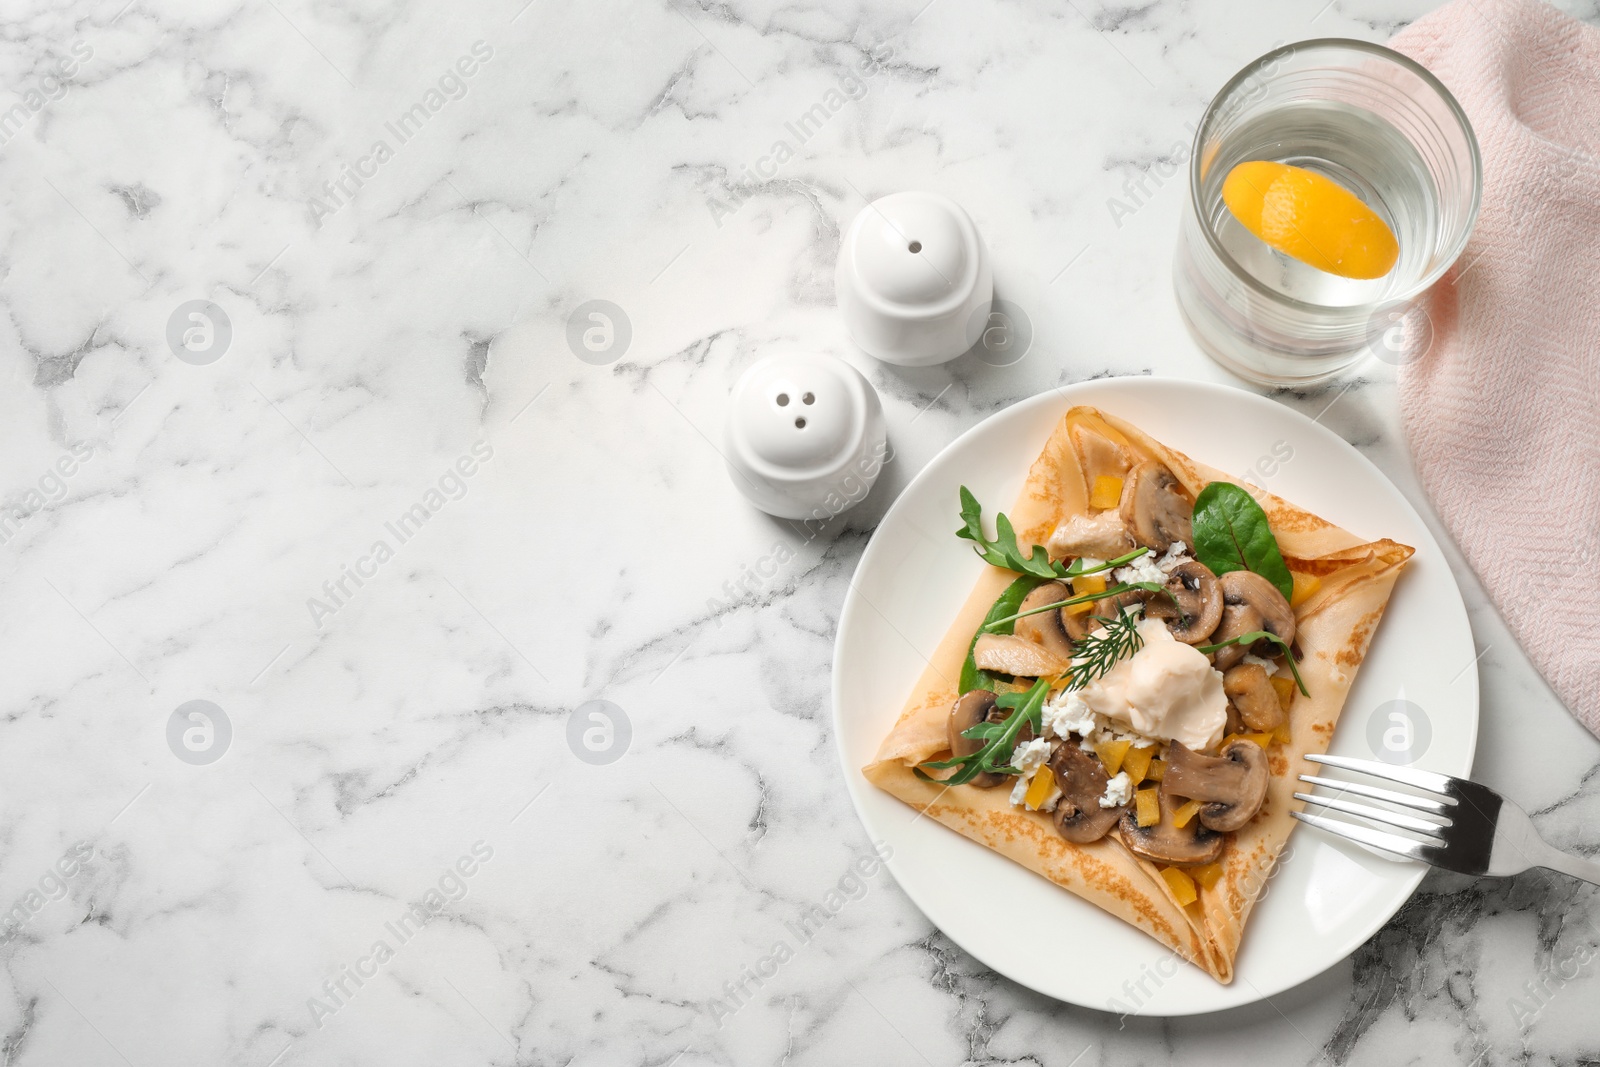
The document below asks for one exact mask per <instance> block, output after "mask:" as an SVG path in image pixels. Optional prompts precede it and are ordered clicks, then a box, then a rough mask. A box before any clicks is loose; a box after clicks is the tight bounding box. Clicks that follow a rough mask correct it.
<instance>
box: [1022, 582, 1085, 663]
mask: <svg viewBox="0 0 1600 1067" xmlns="http://www.w3.org/2000/svg"><path fill="white" fill-rule="evenodd" d="M1071 595H1072V591H1071V590H1069V589H1068V588H1067V587H1066V585H1065V584H1064V583H1062V582H1045V583H1044V584H1043V585H1041V586H1039V588H1037V589H1035V590H1034V591H1033V592H1031V593H1029V594H1028V595H1027V596H1025V597H1023V598H1022V606H1021V608H1019V609H1018V610H1020V611H1032V610H1034V609H1035V608H1042V607H1044V606H1045V605H1047V604H1056V603H1059V602H1061V601H1063V600H1065V599H1067V597H1069V596H1071ZM1015 630H1016V632H1017V634H1018V636H1020V637H1024V638H1026V639H1027V640H1029V641H1033V642H1035V643H1037V644H1040V645H1043V646H1044V647H1045V648H1046V649H1048V650H1050V651H1051V652H1053V653H1055V654H1056V655H1057V656H1060V657H1061V658H1062V659H1064V660H1068V661H1070V660H1071V659H1072V640H1071V638H1069V637H1068V636H1067V631H1066V630H1065V629H1064V628H1063V625H1062V622H1061V612H1060V611H1041V612H1039V614H1037V615H1024V616H1023V617H1022V618H1020V619H1018V620H1017V624H1016V626H1015Z"/></svg>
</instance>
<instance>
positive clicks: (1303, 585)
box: [1289, 571, 1322, 608]
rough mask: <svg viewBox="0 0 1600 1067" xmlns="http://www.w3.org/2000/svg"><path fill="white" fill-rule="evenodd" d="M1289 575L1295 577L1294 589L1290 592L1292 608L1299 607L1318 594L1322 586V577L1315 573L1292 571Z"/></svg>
mask: <svg viewBox="0 0 1600 1067" xmlns="http://www.w3.org/2000/svg"><path fill="white" fill-rule="evenodd" d="M1289 577H1291V578H1293V579H1294V589H1293V590H1292V591H1291V592H1290V594H1289V606H1290V607H1291V608H1297V607H1299V606H1300V605H1301V604H1304V603H1305V602H1306V601H1308V600H1310V599H1311V598H1312V597H1314V596H1316V595H1317V590H1318V589H1321V588H1322V579H1321V578H1318V577H1317V576H1316V575H1315V574H1305V573H1303V572H1301V571H1290V572H1289Z"/></svg>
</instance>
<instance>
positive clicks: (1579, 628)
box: [1391, 0, 1600, 734]
mask: <svg viewBox="0 0 1600 1067" xmlns="http://www.w3.org/2000/svg"><path fill="white" fill-rule="evenodd" d="M1391 45H1392V47H1394V48H1395V49H1397V50H1398V51H1401V52H1404V53H1406V54H1407V55H1409V56H1411V57H1412V58H1413V59H1415V60H1417V62H1419V63H1421V64H1422V65H1423V66H1425V67H1427V68H1428V69H1429V70H1431V71H1432V72H1433V73H1434V74H1435V75H1436V76H1437V77H1438V78H1439V80H1440V81H1442V82H1444V84H1445V85H1446V86H1447V87H1449V89H1450V91H1451V92H1452V93H1454V94H1455V96H1456V99H1457V100H1459V101H1461V106H1462V107H1463V108H1465V109H1466V112H1467V115H1468V117H1469V118H1470V119H1471V120H1472V125H1473V128H1474V129H1475V130H1476V131H1477V135H1478V141H1479V144H1480V145H1481V147H1482V150H1483V185H1484V188H1483V211H1482V214H1481V215H1480V216H1479V218H1478V225H1477V228H1476V230H1475V231H1474V232H1473V236H1472V240H1471V242H1470V243H1469V244H1468V246H1467V249H1466V252H1465V253H1464V254H1463V255H1462V257H1461V259H1460V260H1459V261H1458V262H1457V264H1456V266H1455V268H1454V269H1453V271H1452V272H1451V274H1450V275H1449V276H1448V277H1446V279H1445V280H1444V281H1442V282H1441V283H1440V284H1439V285H1437V286H1436V287H1435V288H1434V290H1433V292H1432V293H1431V294H1430V296H1429V298H1428V302H1427V303H1426V304H1425V310H1426V311H1427V312H1428V315H1429V316H1430V317H1431V320H1432V322H1431V325H1432V331H1431V332H1432V338H1431V345H1428V346H1427V348H1426V351H1420V349H1421V348H1423V346H1424V345H1425V344H1426V342H1425V341H1421V340H1417V338H1418V337H1419V335H1421V334H1425V333H1426V332H1427V331H1421V330H1413V329H1408V331H1407V333H1408V336H1407V340H1408V342H1411V343H1413V344H1414V346H1415V347H1413V349H1412V350H1411V351H1409V352H1407V353H1405V355H1406V357H1407V358H1408V359H1409V361H1408V362H1405V363H1404V364H1403V365H1402V368H1401V373H1400V406H1401V412H1402V416H1403V419H1404V422H1405V429H1406V434H1407V436H1408V437H1409V438H1410V442H1411V449H1412V452H1413V454H1414V456H1415V459H1416V465H1417V470H1418V472H1419V474H1420V476H1421V478H1422V483H1423V485H1424V486H1425V487H1426V489H1427V492H1428V494H1429V495H1430V496H1431V497H1432V498H1433V502H1434V505H1435V506H1436V507H1437V508H1438V511H1439V515H1440V516H1441V517H1442V519H1443V520H1444V523H1445V525H1446V526H1447V527H1448V528H1449V529H1450V532H1451V533H1452V534H1453V535H1454V536H1455V539H1456V541H1457V543H1459V544H1460V546H1461V549H1462V551H1463V553H1465V555H1466V558H1467V560H1468V562H1469V563H1471V564H1472V567H1473V569H1474V570H1476V571H1477V572H1478V575H1479V577H1480V578H1482V579H1483V583H1484V585H1485V587H1487V589H1488V591H1489V595H1490V596H1491V597H1493V598H1494V602H1495V604H1496V605H1497V606H1498V607H1499V609H1500V612H1501V614H1502V615H1504V617H1505V620H1506V622H1507V623H1508V624H1509V625H1510V627H1511V631H1512V633H1513V634H1515V635H1516V638H1517V640H1518V641H1520V642H1521V643H1522V646H1523V648H1524V649H1525V650H1526V651H1527V653H1528V656H1529V657H1530V658H1531V659H1532V660H1533V662H1534V665H1535V666H1537V667H1538V668H1539V670H1540V671H1541V672H1542V673H1543V674H1544V676H1545V678H1546V679H1548V680H1549V682H1550V684H1551V685H1552V686H1553V687H1554V688H1555V690H1556V693H1557V694H1558V695H1559V696H1560V697H1561V699H1562V700H1564V701H1565V702H1566V704H1567V706H1568V707H1569V708H1571V709H1572V711H1573V713H1574V714H1575V715H1577V717H1578V718H1579V719H1580V720H1581V721H1582V722H1583V723H1584V725H1586V726H1588V728H1589V729H1590V730H1591V731H1593V732H1595V733H1596V734H1600V30H1596V29H1594V28H1591V27H1587V26H1584V25H1583V24H1581V23H1579V22H1576V21H1574V20H1572V19H1570V18H1568V17H1567V16H1565V15H1563V14H1561V13H1559V12H1557V11H1556V10H1555V9H1554V8H1550V7H1547V6H1545V5H1544V4H1542V3H1538V2H1537V0H1454V2H1452V3H1449V4H1446V5H1445V6H1444V7H1442V8H1440V9H1439V10H1437V11H1435V12H1433V13H1432V14H1430V15H1428V16H1426V17H1424V18H1423V19H1421V20H1420V21H1418V22H1416V23H1414V24H1413V25H1411V26H1410V27H1408V28H1407V29H1406V30H1405V31H1403V32H1402V33H1400V34H1399V35H1398V36H1397V37H1396V38H1395V39H1394V40H1393V41H1392V42H1391Z"/></svg>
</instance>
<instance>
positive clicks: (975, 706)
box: [946, 689, 1033, 789]
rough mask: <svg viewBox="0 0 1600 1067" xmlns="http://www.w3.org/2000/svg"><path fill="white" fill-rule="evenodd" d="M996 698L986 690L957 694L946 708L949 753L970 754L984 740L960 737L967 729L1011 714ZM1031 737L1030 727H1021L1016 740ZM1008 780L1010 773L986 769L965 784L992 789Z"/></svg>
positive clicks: (1029, 738) (982, 744)
mask: <svg viewBox="0 0 1600 1067" xmlns="http://www.w3.org/2000/svg"><path fill="white" fill-rule="evenodd" d="M997 699H998V698H997V697H996V696H995V695H994V694H993V693H991V692H990V691H989V690H987V689H969V690H967V691H966V692H965V693H962V694H961V697H960V699H958V700H957V701H956V702H955V705H954V706H953V707H951V709H950V721H949V725H948V726H947V728H946V730H947V737H948V741H949V744H950V754H951V755H952V756H970V755H972V754H973V753H974V752H976V751H978V750H979V749H980V748H982V747H983V746H984V745H985V744H986V742H984V741H979V740H977V739H975V738H971V737H966V736H964V734H965V732H966V731H967V730H970V729H972V728H973V727H974V726H976V725H978V724H979V723H980V722H1005V721H1006V719H1008V718H1010V717H1011V711H1010V710H1009V709H1007V708H1002V707H1000V706H999V704H998V703H996V701H997ZM1031 740H1033V727H1031V726H1024V727H1023V728H1022V730H1021V731H1020V734H1019V736H1018V737H1017V741H1018V742H1019V743H1020V742H1023V741H1031ZM1009 781H1011V776H1010V775H1006V774H990V773H988V772H987V771H985V772H984V773H982V774H980V775H978V776H977V777H976V778H974V779H972V781H971V782H970V783H968V784H969V785H975V786H977V787H978V788H979V789H993V788H994V787H995V786H997V785H999V784H1000V783H1001V782H1009Z"/></svg>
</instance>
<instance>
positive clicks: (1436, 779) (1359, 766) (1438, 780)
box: [1306, 752, 1452, 794]
mask: <svg viewBox="0 0 1600 1067" xmlns="http://www.w3.org/2000/svg"><path fill="white" fill-rule="evenodd" d="M1306 759H1308V760H1310V761H1311V762H1312V763H1325V764H1327V765H1328V766H1329V767H1342V768H1344V769H1345V770H1347V771H1359V772H1360V773H1362V774H1370V775H1372V776H1373V777H1375V778H1387V779H1389V780H1390V781H1391V782H1400V783H1402V784H1404V785H1411V786H1416V787H1417V788H1418V789H1427V790H1429V791H1430V792H1434V793H1440V794H1447V793H1448V790H1449V788H1450V783H1451V781H1452V779H1451V778H1450V776H1449V775H1444V774H1435V773H1434V772H1433V771H1419V770H1417V769H1416V768H1415V767H1396V766H1395V765H1394V764H1392V763H1378V762H1377V761H1375V760H1364V759H1351V758H1350V757H1349V756H1319V755H1316V754H1315V753H1312V752H1308V753H1306Z"/></svg>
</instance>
